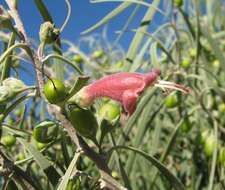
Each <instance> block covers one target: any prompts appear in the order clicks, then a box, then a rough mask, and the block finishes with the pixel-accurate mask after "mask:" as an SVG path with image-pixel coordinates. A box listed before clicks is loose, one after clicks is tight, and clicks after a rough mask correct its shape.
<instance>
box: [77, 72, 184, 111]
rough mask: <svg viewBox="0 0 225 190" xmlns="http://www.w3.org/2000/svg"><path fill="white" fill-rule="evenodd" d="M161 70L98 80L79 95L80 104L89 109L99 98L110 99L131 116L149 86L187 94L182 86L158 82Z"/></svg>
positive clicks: (118, 75)
mask: <svg viewBox="0 0 225 190" xmlns="http://www.w3.org/2000/svg"><path fill="white" fill-rule="evenodd" d="M160 74H161V71H160V69H153V70H152V71H151V72H149V73H146V74H142V73H125V72H123V73H117V74H113V75H109V76H106V77H104V78H102V79H100V80H97V81H95V82H93V83H91V84H89V85H88V86H85V87H84V88H82V89H81V90H80V91H79V92H78V93H77V94H76V97H77V100H78V104H80V105H81V106H84V107H87V106H89V105H90V104H92V103H93V102H94V100H95V99H96V98H99V97H109V98H111V99H113V100H116V101H118V102H120V103H121V104H122V106H123V108H124V110H125V112H126V113H128V114H129V115H131V114H132V113H133V112H134V111H135V109H136V104H137V100H138V97H139V96H140V94H141V93H142V92H143V91H144V90H145V89H146V88H147V87H149V86H157V87H160V88H166V89H172V90H180V91H182V92H185V93H187V89H186V88H185V87H183V86H182V85H178V84H175V83H172V82H167V81H160V80H157V78H158V76H159V75H160Z"/></svg>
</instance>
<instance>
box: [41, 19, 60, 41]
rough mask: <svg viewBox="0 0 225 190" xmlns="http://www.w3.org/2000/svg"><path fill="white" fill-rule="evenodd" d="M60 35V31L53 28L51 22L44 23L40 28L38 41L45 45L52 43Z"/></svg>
mask: <svg viewBox="0 0 225 190" xmlns="http://www.w3.org/2000/svg"><path fill="white" fill-rule="evenodd" d="M59 34H60V30H59V29H57V28H55V26H54V24H52V23H51V22H44V23H43V24H42V25H41V27H40V32H39V38H40V41H41V42H43V43H46V44H51V43H53V42H54V41H55V40H56V39H57V38H58V37H59Z"/></svg>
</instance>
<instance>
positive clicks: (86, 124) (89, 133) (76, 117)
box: [68, 107, 98, 140]
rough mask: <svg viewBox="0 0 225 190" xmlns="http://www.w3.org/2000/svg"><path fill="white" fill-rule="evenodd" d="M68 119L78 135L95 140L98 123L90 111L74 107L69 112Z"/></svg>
mask: <svg viewBox="0 0 225 190" xmlns="http://www.w3.org/2000/svg"><path fill="white" fill-rule="evenodd" d="M68 117H69V120H70V121H71V123H72V125H73V126H74V128H75V129H76V131H77V132H78V134H79V135H81V136H84V137H86V138H89V139H91V140H93V139H95V137H96V133H97V129H98V123H97V120H96V118H95V116H94V115H93V113H92V112H91V111H90V110H87V109H82V108H78V107H76V108H74V109H72V110H71V111H70V112H69V114H68Z"/></svg>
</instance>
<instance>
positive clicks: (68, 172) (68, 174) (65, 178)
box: [57, 153, 81, 190]
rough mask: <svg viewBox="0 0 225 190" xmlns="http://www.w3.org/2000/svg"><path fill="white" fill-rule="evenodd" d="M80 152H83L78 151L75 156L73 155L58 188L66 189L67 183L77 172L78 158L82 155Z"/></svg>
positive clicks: (60, 189)
mask: <svg viewBox="0 0 225 190" xmlns="http://www.w3.org/2000/svg"><path fill="white" fill-rule="evenodd" d="M80 154H81V153H76V154H75V156H74V157H73V160H72V161H71V162H70V165H69V167H68V169H67V170H66V173H65V175H64V176H63V179H62V181H61V182H60V184H59V186H58V188H57V190H66V187H67V183H68V182H69V180H70V177H71V175H72V174H73V173H75V172H76V164H77V160H78V159H79V157H80Z"/></svg>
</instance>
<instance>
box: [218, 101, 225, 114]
mask: <svg viewBox="0 0 225 190" xmlns="http://www.w3.org/2000/svg"><path fill="white" fill-rule="evenodd" d="M218 109H219V112H220V113H225V103H222V104H220V105H219V107H218Z"/></svg>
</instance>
